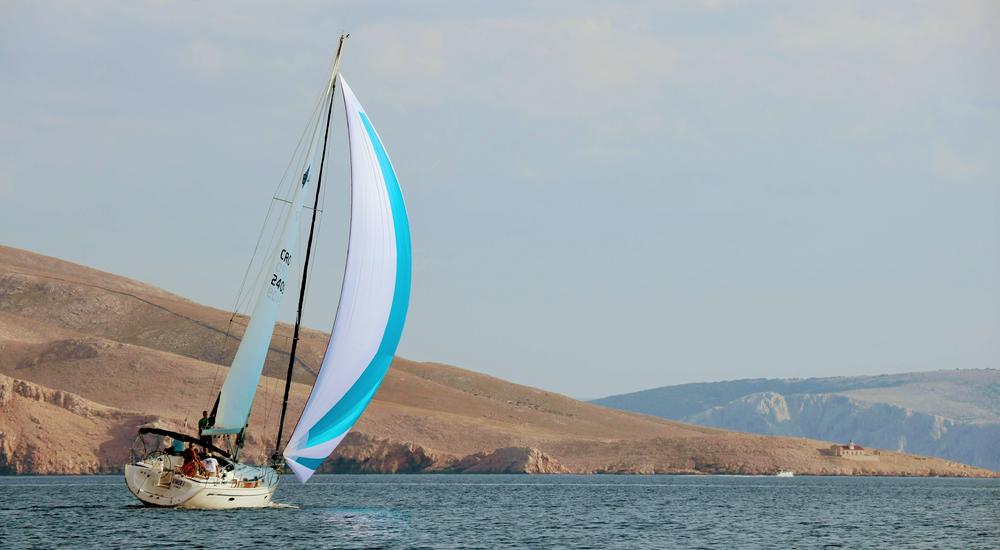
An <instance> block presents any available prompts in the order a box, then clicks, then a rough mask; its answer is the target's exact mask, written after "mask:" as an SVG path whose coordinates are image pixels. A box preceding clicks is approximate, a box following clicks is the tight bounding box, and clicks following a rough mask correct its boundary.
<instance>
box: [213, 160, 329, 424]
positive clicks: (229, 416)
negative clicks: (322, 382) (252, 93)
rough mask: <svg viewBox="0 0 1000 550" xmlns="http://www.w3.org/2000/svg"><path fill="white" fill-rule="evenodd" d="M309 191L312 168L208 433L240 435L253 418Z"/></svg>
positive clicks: (284, 226) (283, 231)
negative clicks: (251, 408)
mask: <svg viewBox="0 0 1000 550" xmlns="http://www.w3.org/2000/svg"><path fill="white" fill-rule="evenodd" d="M308 187H309V168H306V171H305V173H304V174H303V175H302V181H301V183H300V184H299V185H296V186H295V192H294V193H293V194H292V200H291V203H292V204H291V208H290V209H289V210H288V214H287V215H286V216H285V220H284V223H283V224H282V229H281V238H280V239H279V241H278V246H277V248H276V249H275V250H274V252H273V254H272V258H273V262H272V264H273V265H274V269H273V270H272V272H271V273H270V275H269V276H268V277H267V278H266V280H264V281H263V285H262V286H261V289H260V293H259V294H258V296H257V301H256V303H255V304H254V308H253V312H252V313H251V315H250V323H249V324H248V325H247V329H246V332H244V333H243V339H242V340H241V341H240V347H239V348H238V349H237V350H236V356H235V357H233V364H232V366H230V368H229V373H228V374H227V375H226V381H225V383H223V385H222V392H221V393H220V395H219V410H218V412H217V413H216V415H215V425H214V427H213V428H212V429H210V430H208V431H207V432H206V433H236V432H239V431H240V430H242V429H243V427H244V426H245V425H246V422H247V418H248V417H249V416H250V406H251V405H252V404H253V398H254V394H255V393H257V383H258V381H259V380H260V375H261V372H262V371H263V370H264V361H265V360H266V359H267V350H268V348H270V346H271V334H272V333H273V332H274V324H275V322H276V321H277V319H278V310H279V309H280V307H281V300H282V298H284V295H285V290H286V289H291V288H294V285H293V284H292V282H291V281H290V280H289V278H290V275H291V267H292V262H293V260H294V257H295V245H296V243H297V242H298V238H299V220H300V218H301V217H302V206H303V201H304V200H305V196H306V195H307V193H306V189H307V188H308Z"/></svg>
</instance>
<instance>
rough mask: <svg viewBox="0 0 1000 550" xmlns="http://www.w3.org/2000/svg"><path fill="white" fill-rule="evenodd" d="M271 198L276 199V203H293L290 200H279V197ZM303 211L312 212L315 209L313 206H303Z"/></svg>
mask: <svg viewBox="0 0 1000 550" xmlns="http://www.w3.org/2000/svg"><path fill="white" fill-rule="evenodd" d="M271 198H272V199H274V200H276V201H278V202H283V203H285V204H292V201H288V200H285V199H279V198H278V197H271ZM302 209H303V210H312V209H313V207H311V206H302ZM322 211H323V210H320V212H322Z"/></svg>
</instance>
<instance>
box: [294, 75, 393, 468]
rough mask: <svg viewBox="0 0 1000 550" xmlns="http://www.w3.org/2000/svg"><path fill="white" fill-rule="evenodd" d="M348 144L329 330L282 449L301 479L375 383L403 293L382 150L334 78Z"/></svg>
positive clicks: (389, 353) (387, 357) (388, 356)
mask: <svg viewBox="0 0 1000 550" xmlns="http://www.w3.org/2000/svg"><path fill="white" fill-rule="evenodd" d="M340 84H341V90H343V95H344V105H345V107H346V115H347V127H348V134H349V141H350V148H351V186H352V190H351V234H350V239H349V248H348V253H347V268H346V270H345V274H344V283H343V288H342V289H341V295H340V305H339V307H338V309H337V315H336V319H335V322H334V327H333V332H332V334H331V335H330V341H329V344H328V345H327V350H326V355H325V356H324V358H323V364H322V366H321V368H320V371H319V375H318V376H317V378H316V384H315V385H314V386H313V389H312V393H311V394H310V396H309V400H308V402H307V403H306V406H305V409H303V411H302V415H301V416H300V417H299V421H298V423H297V424H296V426H295V431H294V432H293V433H292V437H291V439H290V440H289V443H288V445H287V446H286V447H285V450H284V453H283V454H284V457H285V461H286V463H287V464H288V466H289V467H290V468H291V469H292V471H293V472H295V475H296V476H297V477H298V478H299V480H300V481H302V482H305V481H306V480H307V479H309V477H310V476H312V474H313V472H314V471H315V470H316V469H317V468H318V467H319V465H320V464H322V462H323V461H324V460H325V459H326V458H327V457H328V456H329V455H330V453H331V452H333V450H334V449H335V448H336V447H337V445H338V444H339V443H340V442H341V440H342V439H343V438H344V436H345V435H347V432H348V430H350V428H351V426H353V425H354V423H355V422H356V421H357V420H358V417H360V416H361V413H362V412H363V411H364V409H365V407H366V406H367V405H368V403H369V402H370V401H371V399H372V397H373V396H374V395H375V392H376V391H377V390H378V387H379V385H380V384H381V383H382V379H383V377H384V376H385V373H386V371H388V369H389V364H390V363H391V361H392V357H393V355H394V354H395V352H396V346H397V345H398V344H399V338H400V335H401V334H402V331H403V323H404V321H405V319H406V311H407V307H408V306H409V300H410V271H411V257H410V230H409V224H408V221H407V217H406V209H405V207H404V204H403V196H402V193H401V191H400V188H399V182H398V181H397V179H396V173H395V171H394V170H393V168H392V163H391V162H390V161H389V156H388V155H387V154H386V152H385V148H384V147H383V146H382V141H381V140H380V139H379V136H378V134H377V133H376V132H375V128H374V127H372V124H371V121H370V120H369V119H368V116H367V115H366V114H365V111H364V109H363V108H362V107H361V104H360V103H359V102H358V100H357V98H356V97H355V96H354V93H353V92H352V91H351V88H350V87H349V86H348V85H347V82H345V81H344V79H343V78H342V77H341V78H340Z"/></svg>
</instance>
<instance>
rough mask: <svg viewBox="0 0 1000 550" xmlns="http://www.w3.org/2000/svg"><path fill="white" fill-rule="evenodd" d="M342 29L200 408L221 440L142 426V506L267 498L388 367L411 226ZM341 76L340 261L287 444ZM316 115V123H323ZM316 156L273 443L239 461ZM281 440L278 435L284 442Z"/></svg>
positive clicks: (132, 471)
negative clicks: (286, 193)
mask: <svg viewBox="0 0 1000 550" xmlns="http://www.w3.org/2000/svg"><path fill="white" fill-rule="evenodd" d="M345 38H347V37H346V35H344V36H341V38H340V47H339V48H338V49H337V57H336V59H335V61H334V64H333V73H332V74H331V76H330V79H329V80H328V82H327V84H326V89H325V92H324V94H323V95H322V99H321V100H320V102H319V103H317V105H318V106H323V107H326V109H325V110H326V112H325V113H323V110H324V109H323V108H322V107H318V109H317V111H316V113H317V115H316V117H315V118H314V119H313V122H311V123H310V124H311V129H312V140H311V141H309V142H307V143H308V146H309V149H306V152H305V159H304V160H303V169H302V171H301V174H302V177H301V179H298V178H296V181H295V183H294V184H293V187H294V189H293V190H291V197H289V198H288V200H283V199H278V200H280V201H282V202H285V203H287V204H289V205H290V207H289V208H288V211H287V214H286V215H285V217H284V222H283V223H282V225H281V232H280V234H279V238H278V239H277V240H276V241H273V242H274V244H275V246H274V247H273V249H271V250H269V251H268V252H270V256H269V258H270V259H271V260H272V261H271V263H270V264H266V267H271V266H273V271H263V273H264V274H270V277H264V278H263V280H262V281H261V284H260V285H259V287H260V288H259V291H258V297H257V301H256V303H255V305H254V308H253V314H252V315H251V316H250V321H249V324H248V325H247V327H246V330H245V331H244V334H243V339H242V341H241V342H240V346H239V349H237V351H236V356H235V357H234V358H233V363H232V366H231V367H230V368H229V373H228V375H227V376H226V379H225V382H224V383H223V385H222V390H221V391H220V393H219V396H218V398H217V399H216V401H215V407H214V408H213V410H212V414H211V415H210V416H208V418H209V420H210V422H209V424H208V427H207V428H205V429H201V430H200V433H199V436H201V437H204V436H213V437H218V438H219V442H218V443H216V444H213V443H212V442H211V438H210V437H206V438H205V439H204V440H202V439H201V437H195V436H193V435H188V434H181V433H176V432H171V431H168V430H163V429H159V428H155V427H143V428H141V429H140V430H139V437H138V438H137V441H142V449H141V451H140V452H135V453H134V454H135V456H133V459H132V461H131V463H130V464H126V465H125V468H124V469H125V482H126V484H127V485H128V488H129V490H131V491H132V493H133V494H134V495H135V496H136V497H137V498H138V499H139V500H140V501H142V502H143V503H144V504H146V505H148V506H159V507H178V508H203V509H205V508H207V509H224V508H258V507H263V506H267V505H269V504H270V501H271V498H272V496H273V495H274V491H275V489H276V488H277V486H278V473H279V472H280V471H281V468H282V464H283V463H284V464H286V465H287V466H288V467H289V468H290V469H291V470H292V472H293V473H294V474H295V476H296V477H298V479H299V480H300V481H302V482H305V481H306V480H307V479H309V477H310V476H311V475H312V474H313V473H314V472H315V471H316V469H317V468H319V467H320V465H321V464H322V463H323V461H324V460H325V459H326V458H327V457H328V456H329V455H330V453H331V452H333V450H334V448H336V447H337V445H338V444H339V443H340V441H341V440H342V439H343V438H344V436H346V435H347V432H348V431H349V430H350V429H351V427H352V426H353V425H354V423H355V422H356V421H357V420H358V417H360V416H361V413H362V412H363V411H364V410H365V407H367V406H368V403H369V402H370V401H371V399H372V397H373V396H374V395H375V392H376V390H378V387H379V385H380V384H381V383H382V378H383V377H384V376H385V374H386V371H387V370H388V369H389V364H390V363H391V361H392V357H393V355H394V354H395V351H396V346H397V345H398V344H399V338H400V335H401V333H402V331H403V323H404V320H405V318H406V311H407V307H408V304H409V297H410V270H411V257H410V230H409V224H408V222H407V216H406V209H405V207H404V205H403V196H402V194H401V192H400V189H399V182H398V181H397V179H396V173H395V171H394V170H393V167H392V163H391V162H390V161H389V156H388V155H387V154H386V152H385V148H384V147H383V146H382V141H381V139H380V138H379V136H378V134H377V133H376V132H375V128H374V127H373V126H372V124H371V121H370V120H369V119H368V115H367V114H366V113H365V110H364V109H363V108H362V107H361V104H360V103H359V102H358V99H357V98H356V97H355V96H354V93H353V92H352V91H351V88H350V87H349V86H348V85H347V83H346V82H345V81H344V79H343V77H341V76H340V75H339V74H338V72H339V68H340V53H341V50H342V49H343V45H344V39H345ZM338 84H339V87H340V89H341V90H342V96H343V99H344V106H345V108H346V115H347V133H348V143H349V146H350V161H351V162H350V166H351V221H350V237H349V243H348V250H347V265H346V268H345V271H344V282H343V286H342V288H341V294H340V302H339V306H338V310H337V314H336V317H335V321H334V325H333V330H332V333H331V336H330V341H329V344H328V346H327V350H326V354H325V355H324V357H323V363H322V365H321V366H320V369H319V372H318V374H317V375H316V382H315V384H314V385H313V388H312V392H311V393H310V395H309V400H308V401H307V402H306V405H305V408H304V409H303V411H302V413H301V415H300V417H299V420H298V422H297V423H296V425H295V429H294V430H293V433H292V436H291V437H290V438H289V439H288V440H287V441H285V440H284V439H283V437H282V434H283V428H284V426H285V412H286V410H287V407H288V395H289V388H290V386H291V382H292V368H293V366H294V363H295V352H296V344H297V342H298V339H299V327H300V321H301V318H302V306H303V301H304V298H305V295H306V282H307V281H308V268H309V256H310V251H311V248H312V243H313V230H314V228H315V227H316V212H317V211H318V210H319V197H320V194H319V193H320V186H321V184H322V183H323V165H324V160H325V159H326V152H327V140H328V136H329V128H330V116H331V113H332V111H333V95H334V91H335V89H336V87H337V86H338ZM324 114H325V118H326V124H325V125H324V124H322V120H321V119H322V115H324ZM317 154H318V155H319V156H320V158H319V163H318V165H319V177H318V178H317V182H316V192H315V201H314V203H313V208H312V222H311V225H310V226H309V227H310V229H309V237H308V239H307V244H306V250H305V258H304V262H303V264H302V265H303V271H302V277H301V278H300V280H301V286H300V289H299V302H298V314H297V317H296V321H295V327H294V333H293V336H292V342H291V352H290V357H289V362H288V372H287V376H286V378H285V390H284V401H283V403H282V406H281V415H280V420H279V421H278V434H277V437H276V438H275V443H274V452H273V453H272V455H271V457H270V460H269V462H268V464H266V465H256V464H248V463H245V462H243V461H241V460H240V450H241V449H242V447H243V444H244V441H245V435H246V430H247V427H248V426H247V420H248V418H249V416H250V409H251V406H252V404H253V400H254V395H255V394H256V391H257V386H258V385H259V383H260V377H261V373H262V371H263V368H264V362H265V359H266V358H267V353H268V348H269V346H270V344H271V337H272V333H273V331H274V325H275V322H276V321H277V317H278V311H279V308H280V306H281V301H282V298H283V297H284V293H285V283H286V281H287V280H288V279H289V275H290V272H291V270H292V269H293V268H294V262H293V258H294V257H295V256H296V255H297V254H296V250H295V249H296V245H297V244H298V241H299V239H298V232H299V220H300V214H301V212H302V210H304V209H305V205H304V201H305V196H306V192H307V187H308V184H309V183H310V167H311V166H312V165H313V160H314V159H315V156H316V155H317ZM146 434H152V435H155V436H160V437H171V438H172V439H173V440H174V441H175V442H179V443H183V442H186V443H188V444H189V445H191V446H197V447H200V448H201V449H202V452H203V454H206V455H211V456H212V458H214V459H215V460H216V461H217V462H218V463H219V467H218V468H205V471H204V472H199V471H197V469H195V468H191V466H197V461H195V460H189V461H188V466H189V467H188V469H187V470H184V468H183V466H184V464H183V463H184V459H183V458H182V457H181V456H178V455H179V454H180V452H178V451H179V449H171V450H170V451H165V450H163V448H162V444H159V445H158V448H153V449H149V448H147V447H146V445H145V441H144V440H143V439H142V436H143V435H146ZM220 436H221V437H220ZM232 436H235V438H233V437H232ZM158 441H159V440H158ZM227 443H228V444H227ZM282 443H284V444H285V446H284V448H283V449H282ZM224 447H225V448H224ZM133 450H134V451H135V450H136V449H133ZM191 454H195V453H189V456H190V455H191ZM212 465H213V466H214V463H213V464H212ZM182 470H183V471H182Z"/></svg>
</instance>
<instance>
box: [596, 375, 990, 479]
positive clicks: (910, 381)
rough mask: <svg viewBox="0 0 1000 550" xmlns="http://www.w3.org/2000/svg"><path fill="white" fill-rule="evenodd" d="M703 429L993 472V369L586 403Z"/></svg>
mask: <svg viewBox="0 0 1000 550" xmlns="http://www.w3.org/2000/svg"><path fill="white" fill-rule="evenodd" d="M594 403H598V404H601V405H605V406H609V407H615V408H618V409H623V410H629V411H635V412H642V413H646V414H653V415H656V416H661V417H663V418H670V419H675V420H682V421H685V422H692V423H695V424H700V425H704V426H715V427H720V428H726V429H732V430H739V431H743V432H751V433H758V434H768V435H785V436H796V437H812V438H817V439H828V440H834V441H847V440H849V439H853V440H854V441H856V442H858V443H859V444H861V445H867V446H872V447H878V448H882V449H892V450H896V451H900V452H910V453H917V454H926V455H933V456H939V457H944V458H949V459H952V460H957V461H961V462H964V463H967V464H973V465H976V466H981V467H984V468H990V469H993V470H1000V370H994V369H978V370H951V371H933V372H922V373H907V374H896V375H883V376H859V377H838V378H810V379H804V380H764V379H757V380H735V381H731V382H718V383H708V384H685V385H680V386H668V387H663V388H656V389H651V390H645V391H642V392H636V393H631V394H625V395H618V396H613V397H608V398H604V399H598V400H596V401H594Z"/></svg>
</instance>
